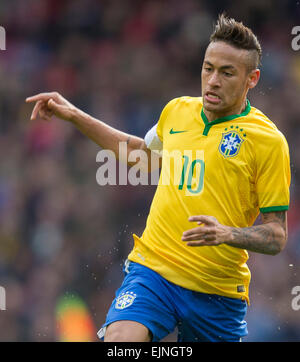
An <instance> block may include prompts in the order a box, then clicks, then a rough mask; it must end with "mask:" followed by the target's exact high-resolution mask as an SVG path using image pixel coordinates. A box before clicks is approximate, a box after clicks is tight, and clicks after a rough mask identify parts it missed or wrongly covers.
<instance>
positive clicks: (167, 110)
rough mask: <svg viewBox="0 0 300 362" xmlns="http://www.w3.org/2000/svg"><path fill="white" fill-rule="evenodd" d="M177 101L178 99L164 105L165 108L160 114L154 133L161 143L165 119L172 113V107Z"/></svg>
mask: <svg viewBox="0 0 300 362" xmlns="http://www.w3.org/2000/svg"><path fill="white" fill-rule="evenodd" d="M178 100H179V98H175V99H172V100H171V101H170V102H169V103H167V104H166V106H165V107H164V109H163V110H162V112H161V115H160V117H159V120H158V123H157V128H156V133H157V135H158V137H159V139H160V140H161V142H163V131H164V125H165V122H166V119H167V117H168V116H169V113H170V112H171V111H172V108H173V107H174V105H175V104H176V103H177V101H178Z"/></svg>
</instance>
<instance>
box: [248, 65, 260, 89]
mask: <svg viewBox="0 0 300 362" xmlns="http://www.w3.org/2000/svg"><path fill="white" fill-rule="evenodd" d="M259 78H260V70H259V69H253V70H252V71H251V72H250V73H249V75H248V87H249V88H250V89H252V88H254V87H255V86H256V84H257V83H258V81H259Z"/></svg>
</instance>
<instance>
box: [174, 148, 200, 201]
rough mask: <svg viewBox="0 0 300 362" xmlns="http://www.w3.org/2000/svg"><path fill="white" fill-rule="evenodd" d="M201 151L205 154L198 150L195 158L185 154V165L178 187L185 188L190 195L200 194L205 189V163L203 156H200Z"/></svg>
mask: <svg viewBox="0 0 300 362" xmlns="http://www.w3.org/2000/svg"><path fill="white" fill-rule="evenodd" d="M199 153H201V154H202V155H201V156H203V153H204V152H203V151H197V158H195V159H191V157H189V156H187V155H183V166H182V171H181V178H180V182H179V186H178V189H179V190H184V189H185V190H186V195H188V196H195V195H199V194H200V193H201V191H202V190H203V186H204V173H205V163H204V160H203V157H199ZM185 185H186V187H185Z"/></svg>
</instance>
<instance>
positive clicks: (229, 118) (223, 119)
mask: <svg viewBox="0 0 300 362" xmlns="http://www.w3.org/2000/svg"><path fill="white" fill-rule="evenodd" d="M250 111H251V104H250V102H249V100H248V99H247V105H246V108H245V109H244V111H243V112H242V113H241V114H233V115H231V116H226V117H221V118H217V119H215V120H213V121H211V122H209V121H208V119H207V117H206V115H205V113H204V111H203V107H202V110H201V117H202V120H203V122H204V124H205V127H204V131H203V135H204V136H207V135H208V132H209V130H210V128H211V127H212V126H213V125H215V124H218V123H223V122H227V121H232V120H233V119H235V118H238V117H244V116H247V115H248V114H249V113H250Z"/></svg>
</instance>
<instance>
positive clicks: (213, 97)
mask: <svg viewBox="0 0 300 362" xmlns="http://www.w3.org/2000/svg"><path fill="white" fill-rule="evenodd" d="M204 98H205V100H206V101H207V102H209V103H213V104H218V103H220V102H221V97H220V96H219V95H218V94H216V93H214V92H210V91H209V92H206V93H205V95H204Z"/></svg>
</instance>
